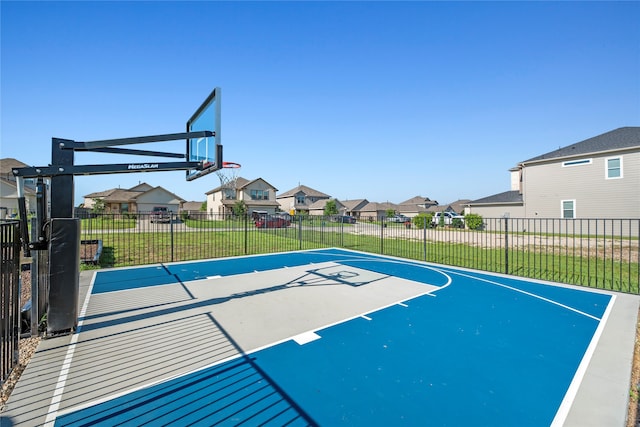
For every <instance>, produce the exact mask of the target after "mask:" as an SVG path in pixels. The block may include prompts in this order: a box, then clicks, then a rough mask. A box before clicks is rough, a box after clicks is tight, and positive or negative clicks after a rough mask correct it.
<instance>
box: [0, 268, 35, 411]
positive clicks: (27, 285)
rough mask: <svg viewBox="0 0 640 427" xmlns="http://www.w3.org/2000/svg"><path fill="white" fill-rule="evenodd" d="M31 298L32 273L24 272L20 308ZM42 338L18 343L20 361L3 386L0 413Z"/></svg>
mask: <svg viewBox="0 0 640 427" xmlns="http://www.w3.org/2000/svg"><path fill="white" fill-rule="evenodd" d="M30 298H31V272H30V271H23V272H22V297H21V299H20V301H21V302H20V307H23V306H24V304H25V303H26V302H27V301H29V299H30ZM40 339H41V338H40V337H39V336H38V337H30V338H23V339H21V340H20V342H19V343H18V348H19V349H20V358H19V361H18V365H17V366H15V367H14V368H13V371H11V374H10V375H9V378H7V380H6V381H5V382H4V384H2V388H1V389H0V412H2V410H3V409H4V405H5V403H7V399H9V396H10V395H11V392H12V391H13V388H14V387H15V385H16V383H17V382H18V379H19V378H20V375H22V372H23V371H24V369H25V368H26V367H27V364H28V363H29V360H31V356H33V353H35V352H36V349H37V348H38V344H39V343H40Z"/></svg>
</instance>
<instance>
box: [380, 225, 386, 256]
mask: <svg viewBox="0 0 640 427" xmlns="http://www.w3.org/2000/svg"><path fill="white" fill-rule="evenodd" d="M378 218H379V219H380V220H381V221H380V254H381V255H382V254H384V226H385V224H386V223H385V222H384V220H385V217H383V216H382V217H378Z"/></svg>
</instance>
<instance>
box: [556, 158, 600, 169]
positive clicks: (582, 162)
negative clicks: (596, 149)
mask: <svg viewBox="0 0 640 427" xmlns="http://www.w3.org/2000/svg"><path fill="white" fill-rule="evenodd" d="M591 163H593V159H578V160H567V161H566V162H562V167H563V168H572V167H574V166H584V165H590V164H591Z"/></svg>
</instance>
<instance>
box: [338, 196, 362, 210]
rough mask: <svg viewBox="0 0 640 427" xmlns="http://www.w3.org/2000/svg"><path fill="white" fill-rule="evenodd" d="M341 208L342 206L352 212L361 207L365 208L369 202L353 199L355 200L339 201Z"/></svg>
mask: <svg viewBox="0 0 640 427" xmlns="http://www.w3.org/2000/svg"><path fill="white" fill-rule="evenodd" d="M340 203H342V206H344V207H345V208H346V209H347V210H348V211H353V210H356V209H358V208H361V207H362V206H365V205H366V204H367V203H369V201H368V200H367V199H355V200H341V201H340Z"/></svg>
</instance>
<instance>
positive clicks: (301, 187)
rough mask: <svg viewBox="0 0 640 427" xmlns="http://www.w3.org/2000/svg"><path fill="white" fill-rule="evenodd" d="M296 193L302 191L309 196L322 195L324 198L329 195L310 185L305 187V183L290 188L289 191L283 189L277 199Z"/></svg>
mask: <svg viewBox="0 0 640 427" xmlns="http://www.w3.org/2000/svg"><path fill="white" fill-rule="evenodd" d="M298 193H304V194H305V195H306V196H309V197H322V198H325V199H328V198H329V197H331V196H329V195H328V194H324V193H323V192H321V191H318V190H314V189H313V188H311V187H307V186H306V185H298V186H297V187H296V188H292V189H291V190H289V191H285V192H284V193H282V194H280V195H278V197H277V198H278V199H281V198H284V197H293V196H295V195H296V194H298Z"/></svg>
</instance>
